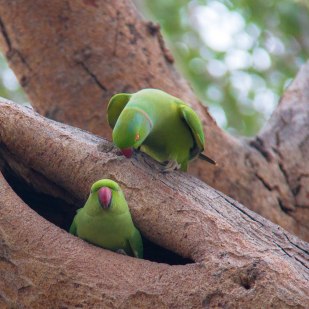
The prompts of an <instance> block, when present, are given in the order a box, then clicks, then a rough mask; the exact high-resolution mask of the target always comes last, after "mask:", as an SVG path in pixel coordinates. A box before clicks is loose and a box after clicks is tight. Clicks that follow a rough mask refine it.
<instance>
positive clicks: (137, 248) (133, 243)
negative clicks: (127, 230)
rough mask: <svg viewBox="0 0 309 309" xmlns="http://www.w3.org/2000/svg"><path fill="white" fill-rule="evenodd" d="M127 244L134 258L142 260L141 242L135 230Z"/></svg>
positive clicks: (139, 235) (138, 233)
mask: <svg viewBox="0 0 309 309" xmlns="http://www.w3.org/2000/svg"><path fill="white" fill-rule="evenodd" d="M129 244H130V247H131V250H132V252H133V254H134V256H135V257H137V258H140V259H142V258H143V256H144V252H143V241H142V237H141V234H140V232H139V231H138V230H137V229H136V228H135V229H134V232H133V233H132V235H131V237H130V238H129Z"/></svg>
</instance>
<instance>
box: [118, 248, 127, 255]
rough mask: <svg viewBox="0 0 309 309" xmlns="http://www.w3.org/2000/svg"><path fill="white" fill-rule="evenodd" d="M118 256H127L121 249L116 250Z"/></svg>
mask: <svg viewBox="0 0 309 309" xmlns="http://www.w3.org/2000/svg"><path fill="white" fill-rule="evenodd" d="M116 252H117V253H118V254H122V255H127V253H126V252H125V251H124V250H123V249H118V250H116Z"/></svg>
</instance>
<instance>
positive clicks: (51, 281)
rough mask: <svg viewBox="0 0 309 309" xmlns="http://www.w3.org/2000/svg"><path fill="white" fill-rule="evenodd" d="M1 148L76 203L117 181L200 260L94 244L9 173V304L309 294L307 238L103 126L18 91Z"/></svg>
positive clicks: (1, 190)
mask: <svg viewBox="0 0 309 309" xmlns="http://www.w3.org/2000/svg"><path fill="white" fill-rule="evenodd" d="M30 124H31V125H30ZM99 144H101V145H103V147H99V148H100V149H101V150H99V149H98V145H99ZM0 158H1V161H0V162H1V164H0V166H1V171H2V172H3V173H5V174H6V175H7V177H8V179H10V175H12V174H17V175H19V177H21V178H22V181H24V182H26V183H28V184H32V185H33V186H34V189H35V190H36V191H39V192H43V193H45V194H48V195H49V196H51V197H56V198H58V199H59V198H61V199H62V200H65V201H66V202H67V203H68V204H67V206H66V207H69V208H70V209H71V208H77V207H79V205H80V204H81V203H82V202H83V201H84V200H85V198H86V196H87V194H88V188H89V186H90V184H91V183H92V182H93V181H94V180H96V179H98V178H102V177H109V178H112V179H114V180H116V181H117V182H119V183H120V184H121V186H122V188H123V189H124V192H125V195H126V197H127V199H128V202H129V205H130V209H131V212H132V215H133V219H134V221H135V223H136V225H137V226H138V228H139V229H140V230H141V232H142V234H143V235H144V236H145V237H147V238H148V239H150V240H151V241H153V242H154V243H157V244H159V245H161V246H162V247H165V248H168V249H170V250H172V251H174V252H176V253H178V254H179V255H181V256H183V257H187V258H190V259H191V260H192V261H194V263H191V264H186V265H167V264H162V263H154V262H151V261H147V260H139V259H135V258H131V257H125V256H122V255H119V254H116V253H112V252H109V251H107V250H104V249H101V248H97V247H95V246H92V245H90V244H87V243H85V242H84V241H82V240H80V239H78V238H76V237H73V236H72V235H69V234H68V233H66V232H65V231H64V230H63V229H60V228H59V227H57V226H55V225H53V224H51V223H50V222H48V221H46V220H45V219H43V218H42V217H41V216H39V215H38V214H37V213H35V212H34V211H33V210H32V209H30V208H29V207H28V206H27V205H26V204H25V203H24V202H23V201H22V200H20V198H19V197H17V196H16V195H15V193H14V192H13V191H12V189H11V187H10V186H9V185H8V184H7V183H6V181H5V180H4V178H3V177H2V176H1V177H0V226H1V228H0V239H1V242H0V266H1V267H0V275H1V278H2V279H4V280H1V281H0V304H1V305H2V306H3V307H25V308H56V307H57V308H60V307H74V306H76V307H85V308H90V307H91V308H149V307H155V308H201V307H203V308H212V307H228V308H234V307H235V308H236V307H237V308H239V307H244V306H245V307H246V308H257V307H259V308H269V307H274V308H289V307H297V308H306V307H308V305H309V296H308V289H309V280H308V279H309V270H308V269H309V268H308V257H309V253H308V252H309V247H308V244H306V243H305V242H303V241H301V240H299V239H298V238H296V237H294V236H293V235H290V234H289V233H288V232H286V231H284V230H283V229H281V228H280V227H278V226H276V225H274V224H272V223H270V222H269V221H267V220H266V219H264V218H262V217H260V216H259V215H257V214H255V213H253V212H251V211H250V210H248V209H247V208H245V207H243V206H242V205H240V204H239V203H238V202H236V201H233V200H232V199H230V198H228V197H227V196H225V195H224V194H222V193H220V192H218V191H216V190H214V189H212V188H210V187H208V186H207V185H206V184H205V183H203V182H201V181H199V180H198V179H196V178H194V177H192V176H190V175H188V174H185V173H181V172H175V173H172V174H162V173H160V172H158V171H157V170H156V169H153V168H151V167H149V160H150V162H151V164H154V165H155V166H156V164H155V163H154V162H153V161H152V160H151V159H150V158H148V157H147V156H145V155H142V154H138V155H137V157H134V158H132V159H130V160H128V159H125V158H124V157H122V156H120V155H119V154H118V153H117V150H116V149H114V148H113V146H112V145H111V144H110V143H109V142H107V141H105V140H102V139H100V138H99V137H97V136H93V135H90V134H89V133H87V132H84V131H81V130H78V129H75V128H72V127H69V126H67V125H62V124H59V123H56V122H53V121H51V120H47V119H44V118H43V117H41V116H39V115H38V114H36V113H34V112H33V111H32V110H31V109H27V108H22V107H19V106H17V105H14V104H10V103H8V102H1V103H0ZM15 183H16V182H15ZM69 204H71V206H69ZM72 204H73V206H72ZM54 206H55V211H56V209H57V208H56V205H54ZM44 207H45V205H44V204H42V205H40V208H41V209H43V208H44ZM70 209H69V210H70ZM54 215H55V216H56V214H54Z"/></svg>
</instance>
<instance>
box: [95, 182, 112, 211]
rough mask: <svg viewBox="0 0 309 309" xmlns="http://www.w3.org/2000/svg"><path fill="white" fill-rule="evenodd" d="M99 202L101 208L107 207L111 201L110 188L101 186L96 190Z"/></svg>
mask: <svg viewBox="0 0 309 309" xmlns="http://www.w3.org/2000/svg"><path fill="white" fill-rule="evenodd" d="M98 196H99V202H100V205H101V206H102V208H104V209H107V208H109V206H110V204H111V201H112V190H111V189H110V188H106V187H103V188H101V189H99V191H98Z"/></svg>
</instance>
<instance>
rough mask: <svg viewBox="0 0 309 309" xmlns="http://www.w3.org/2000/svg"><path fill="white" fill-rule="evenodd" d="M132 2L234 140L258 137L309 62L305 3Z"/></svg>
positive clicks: (243, 0)
mask: <svg viewBox="0 0 309 309" xmlns="http://www.w3.org/2000/svg"><path fill="white" fill-rule="evenodd" d="M135 2H136V3H137V6H138V7H139V9H140V10H142V11H143V12H144V14H145V15H146V17H147V18H151V19H152V20H154V21H157V22H159V23H160V25H161V28H162V32H163V35H164V37H165V38H166V39H167V43H168V45H169V47H170V48H171V50H172V52H173V54H174V56H175V58H176V63H177V66H178V67H179V69H180V70H181V71H182V72H183V74H184V75H185V76H186V78H187V79H188V80H189V82H190V83H191V85H192V87H193V88H194V90H195V92H196V94H197V95H198V96H199V98H200V99H201V100H202V102H204V104H206V105H208V106H209V110H210V112H211V113H212V114H213V116H214V117H215V118H216V119H217V122H218V123H219V124H220V125H221V126H222V127H224V128H225V129H227V130H229V131H230V132H232V133H234V134H240V135H254V134H256V133H257V131H258V130H259V129H260V128H261V126H262V125H263V123H264V122H265V120H266V119H268V117H269V116H270V114H271V112H272V111H273V109H274V108H275V106H276V104H277V102H278V100H279V97H280V96H281V94H282V92H283V91H284V89H285V87H286V86H287V85H288V84H289V83H290V81H291V79H292V78H293V77H294V76H295V75H296V72H297V71H298V69H299V67H300V65H301V64H303V63H304V62H305V61H306V60H307V58H308V55H309V36H308V34H307V32H306V30H307V29H309V16H308V9H307V8H308V6H305V3H306V1H305V0H304V1H302V0H300V1H297V2H293V1H290V0H282V1H274V0H273V1H272V0H268V1H247V0H240V1H235V0H222V1H211V0H208V1H207V0H199V1H197V0H191V1H189V0H180V1H172V0H157V1H151V0H136V1H135ZM180 97H181V96H180Z"/></svg>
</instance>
